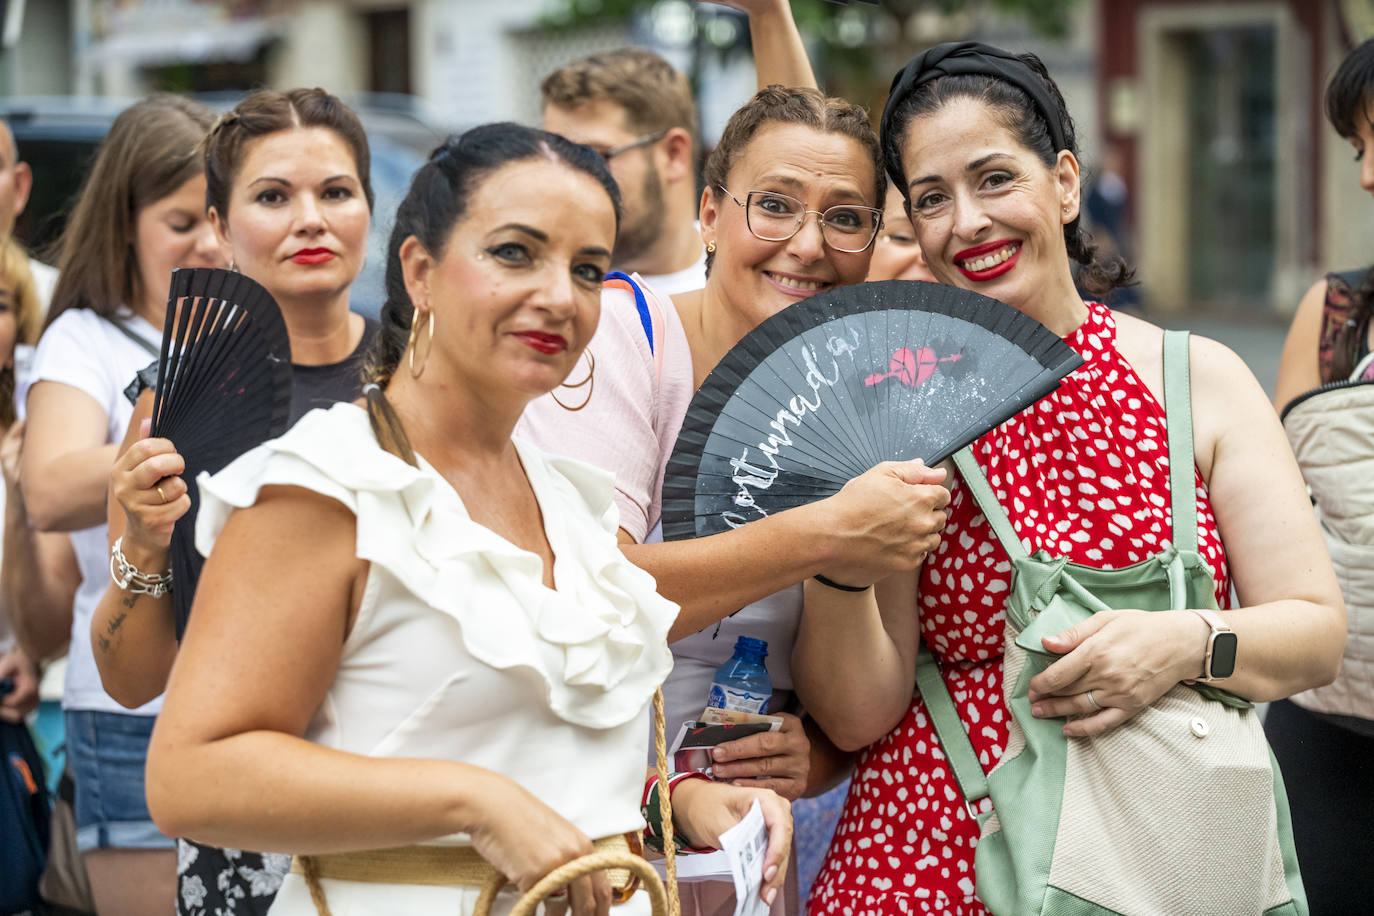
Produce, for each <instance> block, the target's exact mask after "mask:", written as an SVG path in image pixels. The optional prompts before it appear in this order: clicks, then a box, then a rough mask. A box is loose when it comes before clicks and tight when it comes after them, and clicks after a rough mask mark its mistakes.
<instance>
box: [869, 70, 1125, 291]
mask: <svg viewBox="0 0 1374 916" xmlns="http://www.w3.org/2000/svg"><path fill="white" fill-rule="evenodd" d="M1016 57H1017V59H1019V60H1020V61H1021V62H1022V63H1024V64H1025V65H1026V66H1027V67H1029V68H1030V69H1031V70H1032V71H1033V72H1034V73H1035V74H1036V75H1037V76H1039V77H1040V78H1041V79H1042V80H1044V81H1045V87H1046V89H1048V91H1049V96H1050V99H1052V101H1053V103H1054V107H1055V111H1054V112H1052V113H1042V112H1041V111H1040V107H1039V106H1038V105H1036V103H1035V101H1034V100H1033V99H1032V98H1031V97H1030V95H1029V94H1028V93H1027V92H1026V91H1025V90H1023V89H1021V88H1020V87H1019V86H1016V85H1013V84H1012V83H1010V82H1008V81H1007V80H1004V79H999V78H998V77H996V76H990V75H987V76H985V75H982V74H977V75H973V74H959V75H953V76H941V77H939V78H938V79H934V80H931V81H930V82H927V83H922V84H920V85H919V86H917V87H916V88H915V89H914V90H912V91H911V93H910V94H909V95H907V96H906V98H904V99H903V100H902V101H901V102H900V103H899V104H898V106H897V107H896V108H895V109H894V110H893V112H892V114H891V116H890V117H891V120H890V122H889V124H890V126H889V128H888V130H887V131H886V132H885V133H884V134H883V136H882V147H883V161H884V164H885V165H886V166H887V171H888V174H889V175H891V176H893V178H894V179H898V178H900V181H898V182H897V185H898V187H899V188H900V190H901V192H902V196H903V197H904V198H906V200H907V212H908V214H910V212H911V197H910V193H911V192H910V188H909V187H908V185H907V181H906V172H905V170H904V169H903V168H902V156H901V145H902V136H903V135H904V134H905V132H906V128H907V125H908V124H910V123H911V122H912V121H914V120H915V119H916V118H919V117H922V116H923V115H928V114H932V113H934V112H936V111H939V110H940V109H941V108H943V107H945V106H946V105H948V104H949V103H950V102H952V101H954V100H955V99H958V98H969V99H973V100H975V101H978V102H981V103H982V104H984V105H986V106H988V107H989V108H990V109H992V111H993V113H994V116H995V117H996V118H997V119H998V121H999V122H1000V123H1001V124H1002V126H1004V127H1005V128H1006V129H1007V130H1009V131H1011V133H1012V135H1013V136H1015V137H1016V139H1017V140H1018V141H1020V143H1021V144H1022V145H1023V146H1025V147H1026V149H1028V150H1030V151H1031V152H1033V153H1034V154H1035V155H1036V157H1037V158H1038V159H1039V160H1040V161H1041V162H1042V163H1044V165H1045V167H1046V168H1048V169H1054V167H1055V164H1056V163H1057V162H1058V159H1059V150H1060V149H1061V148H1062V149H1067V150H1068V151H1069V152H1071V153H1073V155H1074V157H1075V158H1077V157H1078V141H1077V139H1076V134H1075V132H1074V124H1073V118H1071V117H1070V116H1069V109H1068V106H1067V105H1065V104H1064V96H1063V94H1062V93H1060V91H1059V87H1058V86H1057V85H1055V82H1054V80H1052V79H1051V78H1050V74H1049V71H1048V70H1046V69H1045V64H1044V63H1043V62H1042V61H1041V60H1040V58H1039V57H1037V56H1035V55H1034V54H1030V53H1026V54H1018V55H1016ZM1046 117H1054V118H1055V119H1056V120H1057V121H1058V122H1059V130H1060V133H1061V134H1062V136H1063V138H1064V145H1063V147H1060V146H1058V145H1057V144H1056V143H1055V142H1054V140H1053V135H1052V133H1051V131H1050V125H1049V124H1048V123H1047V122H1046V120H1045V119H1046ZM1080 217H1081V210H1080V214H1079V216H1075V217H1074V218H1073V220H1072V221H1071V222H1069V223H1067V224H1065V226H1064V247H1065V248H1066V249H1068V253H1069V257H1070V258H1072V259H1073V260H1074V261H1076V262H1077V263H1078V264H1080V265H1081V268H1080V270H1079V275H1078V283H1079V285H1080V286H1081V287H1082V288H1083V289H1084V290H1085V291H1086V292H1087V293H1088V294H1089V295H1092V296H1097V297H1101V298H1104V299H1105V298H1106V296H1107V294H1108V293H1110V292H1111V291H1112V290H1113V289H1116V288H1117V287H1121V286H1129V285H1131V284H1132V283H1134V282H1135V271H1134V270H1132V269H1131V267H1130V266H1129V265H1128V264H1127V263H1126V261H1125V260H1124V259H1123V258H1121V257H1117V256H1113V257H1112V258H1110V259H1107V260H1103V259H1101V258H1098V257H1097V246H1096V245H1094V244H1093V243H1092V237H1091V236H1090V235H1089V234H1088V233H1087V232H1085V231H1084V229H1083V227H1082V225H1081V224H1080Z"/></svg>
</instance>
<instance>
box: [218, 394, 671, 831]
mask: <svg viewBox="0 0 1374 916" xmlns="http://www.w3.org/2000/svg"><path fill="white" fill-rule="evenodd" d="M516 448H517V450H518V452H519V455H520V460H521V462H522V463H523V464H524V467H525V472H526V474H527V475H528V477H529V480H530V484H531V486H532V487H533V489H534V493H535V496H536V497H537V499H538V500H539V505H540V508H541V509H542V510H543V515H544V527H545V531H546V533H547V535H548V539H549V544H550V545H551V546H552V548H553V553H554V556H555V557H556V560H555V563H554V581H555V583H556V585H557V589H556V590H550V589H548V588H546V587H545V586H544V585H543V582H542V565H541V562H540V559H539V557H538V556H536V555H535V554H533V553H530V552H528V551H525V550H522V549H520V548H518V547H516V546H515V545H513V544H511V543H510V542H508V541H506V540H505V539H504V538H502V537H500V536H499V535H497V534H496V533H495V532H493V531H491V530H490V529H489V528H485V527H483V526H482V525H479V524H477V523H476V522H474V521H473V520H472V519H471V518H469V517H468V513H467V511H466V509H465V508H464V507H463V502H462V500H461V499H460V498H459V496H458V493H457V491H455V490H454V489H453V487H452V486H450V485H449V483H448V482H447V481H446V480H444V478H443V477H441V476H440V475H439V474H438V473H437V472H436V471H435V470H434V469H433V467H431V466H430V465H429V463H428V462H426V461H425V460H424V459H423V458H419V459H418V460H419V464H420V467H419V468H415V467H412V466H411V465H408V464H406V463H405V462H404V461H402V460H401V459H399V458H397V457H396V456H394V455H392V454H390V453H388V452H386V451H383V450H382V449H381V448H380V447H379V446H378V445H377V442H376V439H375V438H374V436H373V434H372V429H371V426H370V424H369V422H368V418H367V414H366V412H365V411H364V410H362V409H361V408H359V407H357V406H355V405H353V404H346V403H344V404H336V405H334V406H333V407H331V408H329V409H328V410H315V411H312V412H311V413H309V414H307V415H306V416H304V417H302V418H301V420H300V421H299V422H297V423H296V425H295V426H294V427H292V428H291V430H290V431H289V432H287V433H286V434H285V435H283V436H282V437H281V438H279V439H275V440H273V441H271V442H268V443H266V444H264V445H262V446H260V447H258V448H255V449H253V450H252V451H249V452H247V453H246V454H244V455H243V456H241V457H240V458H239V459H237V460H236V461H234V462H233V463H232V464H231V465H229V466H228V467H227V468H225V469H224V470H223V471H221V472H220V473H218V474H216V475H214V476H213V477H209V476H207V475H201V477H200V479H199V480H198V483H199V485H200V494H201V507H200V514H199V516H198V518H197V520H196V546H197V547H198V548H199V549H200V551H201V552H202V553H205V554H208V553H209V551H210V549H211V548H212V547H213V546H214V543H215V539H216V537H217V536H218V534H219V532H220V531H221V530H222V529H223V527H224V523H225V521H226V520H227V518H228V516H229V514H230V513H231V512H232V511H233V510H234V509H235V508H239V507H244V506H251V505H252V504H253V503H254V502H255V501H256V499H257V494H258V491H259V489H260V488H261V487H264V486H269V485H280V484H285V485H290V486H298V487H304V488H306V489H309V490H313V491H315V492H317V493H321V494H323V495H325V496H328V497H330V498H332V499H336V500H338V501H339V502H341V503H343V504H344V505H345V506H347V507H348V508H349V509H350V510H351V511H352V512H353V513H354V514H355V515H356V516H357V520H358V538H357V554H358V556H359V557H360V558H361V559H364V560H367V561H369V562H370V563H371V570H370V571H369V573H368V578H367V585H366V588H365V591H364V595H363V599H362V605H361V607H360V609H359V612H358V617H357V621H356V622H355V624H354V626H353V629H352V631H351V633H350V634H349V637H348V639H347V641H346V642H345V644H344V651H343V658H342V659H341V661H340V664H339V669H338V672H337V674H336V675H335V678H334V683H333V686H331V687H330V689H329V693H328V695H327V696H326V697H325V700H324V703H323V704H322V705H321V706H320V708H319V710H318V711H317V712H316V713H315V715H314V718H313V719H312V721H311V723H310V726H309V728H308V730H307V732H306V734H305V737H306V738H307V739H309V740H311V741H314V742H315V743H317V744H321V745H324V746H326V747H332V748H338V749H339V750H343V751H348V752H351V753H356V754H365V755H370V756H374V757H428V758H439V759H444V760H454V761H461V762H464V763H469V764H473V765H476V766H481V767H486V768H487V769H490V770H494V771H496V772H499V773H503V774H505V775H506V776H508V777H510V778H511V779H513V780H515V781H516V782H518V783H519V784H520V785H522V786H523V787H524V788H525V789H527V790H529V791H530V792H531V793H533V794H534V795H535V796H536V797H538V798H539V799H540V800H542V801H543V802H545V803H546V804H548V805H549V806H550V807H552V808H553V809H554V810H555V811H557V812H558V813H560V814H561V815H563V816H564V817H566V818H567V819H568V820H570V821H571V822H572V823H573V824H575V825H577V827H578V828H580V829H581V830H582V831H583V832H585V833H586V834H587V835H588V836H591V837H601V836H608V835H611V834H617V833H623V832H625V831H629V830H637V829H640V828H642V827H643V820H642V818H641V816H640V812H639V796H640V790H641V789H642V787H643V784H644V778H645V772H644V757H645V736H646V735H648V734H649V715H650V712H649V707H650V702H651V700H652V696H653V692H654V688H656V687H657V686H658V685H659V684H661V683H662V682H663V679H664V678H665V677H666V676H667V674H668V672H669V670H670V669H671V667H672V654H671V653H670V652H669V651H668V646H667V634H668V627H669V625H670V624H671V623H672V621H673V618H674V617H675V616H676V614H677V605H675V604H673V603H672V602H670V601H667V600H666V599H664V598H662V597H660V596H659V595H658V593H657V592H656V591H655V583H654V580H653V578H652V577H651V576H650V575H649V574H648V573H646V572H644V571H643V570H641V569H639V568H638V567H636V566H633V565H631V564H630V563H629V562H628V561H627V560H626V559H625V557H624V555H623V554H622V553H621V552H620V549H619V548H618V546H617V544H616V537H615V532H616V529H617V527H618V519H617V512H616V509H615V506H614V503H613V501H612V490H613V481H612V478H611V476H610V475H609V474H606V473H605V472H603V471H600V470H597V469H595V468H593V467H591V466H590V465H586V464H583V463H581V462H578V461H574V460H572V459H564V458H556V457H552V456H549V455H545V454H543V453H542V452H540V451H538V450H537V449H535V448H533V447H531V446H529V445H526V444H524V443H521V442H520V441H519V440H516ZM244 610H245V613H246V614H251V613H252V611H251V609H248V608H245V609H244ZM465 841H466V837H465V836H464V835H461V834H457V835H453V836H451V837H445V838H444V839H443V840H440V841H438V842H449V843H463V842H465Z"/></svg>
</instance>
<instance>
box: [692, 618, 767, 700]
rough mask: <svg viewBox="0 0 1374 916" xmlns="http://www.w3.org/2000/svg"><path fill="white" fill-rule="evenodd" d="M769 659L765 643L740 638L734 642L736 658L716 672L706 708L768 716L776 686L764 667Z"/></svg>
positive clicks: (733, 657)
mask: <svg viewBox="0 0 1374 916" xmlns="http://www.w3.org/2000/svg"><path fill="white" fill-rule="evenodd" d="M767 655H768V643H767V642H765V641H764V640H762V639H753V638H751V637H748V636H741V637H740V638H739V639H737V640H735V654H734V655H732V656H731V657H730V659H729V660H728V661H727V662H726V663H725V664H723V665H721V666H720V667H719V668H717V669H716V676H715V679H714V680H713V681H712V682H711V696H710V698H709V699H708V700H707V701H706V705H707V706H714V707H716V708H717V709H733V710H736V711H738V712H752V713H758V714H759V715H764V714H766V713H767V712H768V701H769V700H770V699H771V698H772V696H773V682H772V680H771V679H770V678H769V677H768V669H767V668H765V667H764V666H763V660H764V658H765V657H767Z"/></svg>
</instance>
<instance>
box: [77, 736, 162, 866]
mask: <svg viewBox="0 0 1374 916" xmlns="http://www.w3.org/2000/svg"><path fill="white" fill-rule="evenodd" d="M66 718H67V760H68V762H69V763H70V764H71V769H72V777H73V779H74V780H75V782H76V848H77V849H78V850H80V851H81V852H90V851H91V850H93V849H174V848H175V847H176V843H175V842H174V841H173V840H171V839H169V838H167V837H165V836H163V835H162V834H161V833H160V832H159V831H158V829H157V825H155V824H154V823H153V819H152V818H151V817H150V816H149V814H148V802H147V798H146V796H145V795H144V793H143V766H144V763H145V761H146V760H147V758H148V739H149V738H150V737H151V736H152V733H153V723H154V722H155V721H156V719H155V718H154V717H153V716H127V715H121V714H120V713H113V712H93V711H90V710H79V709H69V710H67V714H66Z"/></svg>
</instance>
